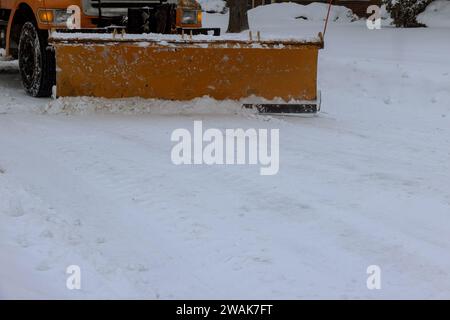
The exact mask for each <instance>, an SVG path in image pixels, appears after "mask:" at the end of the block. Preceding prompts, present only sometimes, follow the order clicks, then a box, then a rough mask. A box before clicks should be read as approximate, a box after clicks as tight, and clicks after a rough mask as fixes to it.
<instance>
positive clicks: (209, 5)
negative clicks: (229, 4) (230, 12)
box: [198, 0, 226, 12]
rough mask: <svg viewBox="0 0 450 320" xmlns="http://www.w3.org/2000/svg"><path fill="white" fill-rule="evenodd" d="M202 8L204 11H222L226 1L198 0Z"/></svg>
mask: <svg viewBox="0 0 450 320" xmlns="http://www.w3.org/2000/svg"><path fill="white" fill-rule="evenodd" d="M198 2H199V3H200V5H201V6H202V10H203V11H206V12H224V11H225V6H226V1H224V0H199V1H198Z"/></svg>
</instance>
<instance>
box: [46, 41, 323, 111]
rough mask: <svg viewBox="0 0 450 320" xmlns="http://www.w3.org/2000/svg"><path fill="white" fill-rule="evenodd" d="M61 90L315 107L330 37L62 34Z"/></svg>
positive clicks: (261, 107) (273, 107) (58, 47)
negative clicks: (319, 67) (322, 55)
mask: <svg viewBox="0 0 450 320" xmlns="http://www.w3.org/2000/svg"><path fill="white" fill-rule="evenodd" d="M50 43H51V45H52V46H53V47H54V49H55V52H56V65H57V68H56V70H57V77H56V79H57V95H58V96H60V97H66V96H90V97H104V98H127V97H142V98H153V99H165V100H179V101H185V100H192V99H194V98H199V97H203V96H209V97H211V98H214V99H217V100H227V99H231V100H239V101H241V102H242V103H243V106H244V107H246V108H255V109H257V110H258V111H259V112H262V113H276V114H280V113H315V112H317V111H318V110H319V109H320V96H319V94H318V90H317V62H318V51H319V49H321V48H323V40H322V38H321V37H319V40H317V41H312V42H296V41H242V40H240V41H239V40H209V39H207V40H185V39H181V38H175V39H171V40H161V39H151V38H129V37H127V35H125V36H124V37H120V36H113V35H100V36H98V37H97V36H96V35H95V34H83V35H82V37H80V36H77V35H72V34H58V35H56V36H53V37H51V39H50Z"/></svg>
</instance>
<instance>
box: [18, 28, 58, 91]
mask: <svg viewBox="0 0 450 320" xmlns="http://www.w3.org/2000/svg"><path fill="white" fill-rule="evenodd" d="M19 70H20V75H21V77H22V84H23V87H24V88H25V91H26V92H27V93H28V94H29V95H31V96H33V97H49V96H50V95H51V94H52V87H53V85H54V84H55V79H56V70H55V55H54V52H53V51H52V50H48V49H47V33H46V32H45V31H39V30H37V28H36V26H35V25H34V24H33V23H32V22H26V23H25V24H24V25H23V27H22V32H21V34H20V40H19Z"/></svg>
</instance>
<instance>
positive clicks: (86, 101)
mask: <svg viewBox="0 0 450 320" xmlns="http://www.w3.org/2000/svg"><path fill="white" fill-rule="evenodd" d="M40 111H41V113H44V114H92V113H113V114H114V113H120V114H128V115H132V114H156V115H188V114H189V115H194V114H196V115H200V114H225V115H226V114H229V115H233V114H238V113H240V114H242V113H247V112H248V113H254V112H253V111H252V110H250V111H248V110H243V109H242V104H241V103H240V102H238V101H231V100H224V101H217V100H215V99H212V98H209V97H203V98H197V99H194V100H191V101H170V100H158V99H142V98H124V99H103V98H91V97H61V98H58V99H56V100H52V101H51V102H49V103H48V104H47V105H45V106H43V107H42V108H41V110H40Z"/></svg>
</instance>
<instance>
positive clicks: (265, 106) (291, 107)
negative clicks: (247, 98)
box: [243, 91, 322, 116]
mask: <svg viewBox="0 0 450 320" xmlns="http://www.w3.org/2000/svg"><path fill="white" fill-rule="evenodd" d="M321 103H322V99H321V92H320V91H319V92H317V100H312V101H299V102H296V103H261V104H255V103H245V104H243V107H244V108H246V109H255V110H257V111H258V112H259V113H261V114H269V115H270V114H272V115H278V116H284V115H296V114H297V115H299V114H314V113H318V112H319V111H320V107H321Z"/></svg>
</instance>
